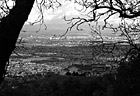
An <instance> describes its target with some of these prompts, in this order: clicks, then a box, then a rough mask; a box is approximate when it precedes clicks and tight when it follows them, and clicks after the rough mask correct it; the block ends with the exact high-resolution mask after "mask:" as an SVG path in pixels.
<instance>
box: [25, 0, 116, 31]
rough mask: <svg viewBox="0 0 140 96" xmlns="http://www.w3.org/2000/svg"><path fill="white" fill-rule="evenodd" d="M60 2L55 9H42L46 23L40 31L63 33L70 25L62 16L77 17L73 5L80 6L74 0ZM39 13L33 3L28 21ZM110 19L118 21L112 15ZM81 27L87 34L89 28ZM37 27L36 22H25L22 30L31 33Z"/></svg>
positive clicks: (31, 20) (35, 17) (32, 20)
mask: <svg viewBox="0 0 140 96" xmlns="http://www.w3.org/2000/svg"><path fill="white" fill-rule="evenodd" d="M61 3H62V6H61V7H59V8H58V9H57V10H54V11H53V10H52V9H50V10H45V11H44V21H45V24H46V25H47V30H44V29H45V28H44V26H43V25H42V29H41V31H40V33H44V32H46V33H49V32H52V34H53V32H54V33H55V32H56V31H57V32H60V33H64V32H65V31H66V29H67V28H68V26H70V25H68V24H67V22H66V21H64V20H63V19H62V17H63V16H64V15H65V16H67V18H71V17H77V16H79V15H80V13H79V12H78V11H76V10H75V7H76V8H77V9H78V8H79V9H80V6H78V5H75V4H74V2H70V1H64V0H61ZM100 11H102V10H100ZM39 14H40V12H39V10H38V8H37V7H36V5H35V4H34V7H33V9H32V11H31V13H30V15H29V18H28V22H34V21H35V20H36V19H37V17H38V16H39ZM100 21H101V22H102V21H103V20H100ZM110 21H111V22H113V23H114V24H115V23H117V22H118V19H116V18H114V17H113V18H111V19H110ZM82 27H83V28H84V29H85V31H84V32H87V34H89V32H88V30H89V29H88V28H87V26H82ZM38 29H39V26H38V24H36V25H34V26H30V25H29V24H28V23H27V22H26V23H25V25H24V27H23V30H26V31H29V32H32V33H33V32H35V31H36V30H38ZM72 31H75V29H73V30H72ZM84 32H81V33H82V34H83V33H84Z"/></svg>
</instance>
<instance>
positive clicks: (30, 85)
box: [0, 58, 140, 96]
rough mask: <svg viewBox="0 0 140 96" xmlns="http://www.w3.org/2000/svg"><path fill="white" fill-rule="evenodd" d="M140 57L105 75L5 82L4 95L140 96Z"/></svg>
mask: <svg viewBox="0 0 140 96" xmlns="http://www.w3.org/2000/svg"><path fill="white" fill-rule="evenodd" d="M139 64H140V59H139V58H135V59H133V60H131V61H130V62H121V63H120V67H119V68H118V73H117V74H115V75H114V74H113V75H112V74H106V75H104V76H102V77H84V76H60V75H55V74H53V73H51V74H47V75H46V76H44V78H40V79H36V80H32V81H26V82H22V83H20V82H18V80H17V81H16V80H15V81H13V82H11V83H9V82H8V81H4V82H3V83H2V84H1V91H0V96H140V83H139V82H140V78H139V76H140V65H139Z"/></svg>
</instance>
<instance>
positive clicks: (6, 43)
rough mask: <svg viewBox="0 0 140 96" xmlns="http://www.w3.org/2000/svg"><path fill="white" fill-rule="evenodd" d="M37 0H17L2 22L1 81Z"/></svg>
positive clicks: (0, 41)
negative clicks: (21, 31)
mask: <svg viewBox="0 0 140 96" xmlns="http://www.w3.org/2000/svg"><path fill="white" fill-rule="evenodd" d="M34 1H35V0H16V5H15V6H14V7H13V8H12V9H11V10H10V12H9V14H8V15H7V16H6V17H4V18H2V20H1V22H0V44H1V45H0V83H1V82H2V81H3V79H4V74H5V67H6V63H7V62H8V60H9V57H10V55H11V53H12V51H13V50H14V48H15V44H16V41H17V39H18V36H19V33H20V30H21V29H22V27H23V25H24V23H25V21H26V20H27V19H28V15H29V13H30V11H31V9H32V7H33V4H34Z"/></svg>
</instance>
